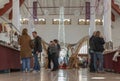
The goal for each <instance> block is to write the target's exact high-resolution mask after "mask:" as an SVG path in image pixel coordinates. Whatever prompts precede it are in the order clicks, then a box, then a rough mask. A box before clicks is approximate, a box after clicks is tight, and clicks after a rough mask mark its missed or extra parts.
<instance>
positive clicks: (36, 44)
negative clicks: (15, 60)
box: [34, 36, 42, 53]
mask: <svg viewBox="0 0 120 81" xmlns="http://www.w3.org/2000/svg"><path fill="white" fill-rule="evenodd" d="M36 52H42V44H41V37H39V36H37V37H36V38H35V39H34V53H36Z"/></svg>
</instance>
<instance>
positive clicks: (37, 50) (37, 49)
mask: <svg viewBox="0 0 120 81" xmlns="http://www.w3.org/2000/svg"><path fill="white" fill-rule="evenodd" d="M32 35H33V37H34V48H33V55H34V67H33V69H34V71H39V70H40V64H39V60H38V54H41V52H42V44H41V37H39V36H38V35H37V32H36V31H34V32H32ZM40 56H41V55H40Z"/></svg>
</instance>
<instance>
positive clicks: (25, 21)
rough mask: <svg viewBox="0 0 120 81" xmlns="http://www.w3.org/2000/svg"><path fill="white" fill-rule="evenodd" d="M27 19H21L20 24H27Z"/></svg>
mask: <svg viewBox="0 0 120 81" xmlns="http://www.w3.org/2000/svg"><path fill="white" fill-rule="evenodd" d="M28 21H29V19H28V18H22V19H20V22H21V24H28Z"/></svg>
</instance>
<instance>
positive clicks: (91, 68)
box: [89, 50, 95, 72]
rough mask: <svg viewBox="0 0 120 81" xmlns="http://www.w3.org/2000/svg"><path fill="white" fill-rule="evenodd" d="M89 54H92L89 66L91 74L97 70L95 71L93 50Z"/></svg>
mask: <svg viewBox="0 0 120 81" xmlns="http://www.w3.org/2000/svg"><path fill="white" fill-rule="evenodd" d="M89 53H90V65H89V67H90V72H95V69H94V54H95V53H94V51H92V50H90V51H89Z"/></svg>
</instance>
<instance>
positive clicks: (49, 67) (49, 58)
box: [48, 54, 52, 69]
mask: <svg viewBox="0 0 120 81" xmlns="http://www.w3.org/2000/svg"><path fill="white" fill-rule="evenodd" d="M51 60H52V57H51V55H50V54H48V69H51Z"/></svg>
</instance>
